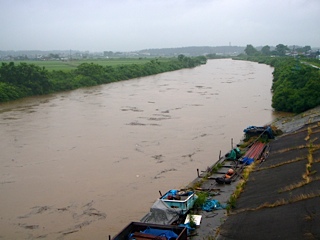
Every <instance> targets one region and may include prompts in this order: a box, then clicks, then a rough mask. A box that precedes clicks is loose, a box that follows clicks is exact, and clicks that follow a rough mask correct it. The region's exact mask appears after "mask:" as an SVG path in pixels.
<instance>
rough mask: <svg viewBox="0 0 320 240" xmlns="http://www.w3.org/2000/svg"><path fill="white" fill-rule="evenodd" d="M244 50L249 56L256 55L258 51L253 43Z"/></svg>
mask: <svg viewBox="0 0 320 240" xmlns="http://www.w3.org/2000/svg"><path fill="white" fill-rule="evenodd" d="M244 52H245V53H246V54H247V55H248V56H254V55H256V53H257V52H258V51H257V49H255V48H254V47H253V46H252V45H251V44H248V45H247V47H246V48H245V50H244Z"/></svg>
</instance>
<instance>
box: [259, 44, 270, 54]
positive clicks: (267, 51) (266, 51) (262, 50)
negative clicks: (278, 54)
mask: <svg viewBox="0 0 320 240" xmlns="http://www.w3.org/2000/svg"><path fill="white" fill-rule="evenodd" d="M261 53H262V54H263V55H266V56H269V55H270V54H271V52H270V47H269V46H268V45H266V46H264V47H263V48H261Z"/></svg>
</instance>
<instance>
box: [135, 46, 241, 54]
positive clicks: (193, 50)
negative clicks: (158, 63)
mask: <svg viewBox="0 0 320 240" xmlns="http://www.w3.org/2000/svg"><path fill="white" fill-rule="evenodd" d="M244 49H245V47H239V46H220V47H208V46H203V47H180V48H158V49H157V48H152V49H144V50H140V51H138V53H139V55H149V56H177V55H179V54H183V55H186V56H200V55H207V54H217V55H230V56H235V55H238V54H240V53H243V52H244Z"/></svg>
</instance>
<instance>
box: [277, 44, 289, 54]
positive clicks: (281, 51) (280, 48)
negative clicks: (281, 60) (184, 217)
mask: <svg viewBox="0 0 320 240" xmlns="http://www.w3.org/2000/svg"><path fill="white" fill-rule="evenodd" d="M287 50H289V48H288V47H287V46H286V45H283V44H278V45H277V46H276V52H277V55H279V56H285V55H286V51H287Z"/></svg>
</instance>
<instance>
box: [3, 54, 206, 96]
mask: <svg viewBox="0 0 320 240" xmlns="http://www.w3.org/2000/svg"><path fill="white" fill-rule="evenodd" d="M206 60H207V59H206V57H204V56H200V57H192V58H190V57H186V56H184V55H179V56H178V58H171V59H165V60H159V59H151V60H150V59H148V61H146V60H142V61H141V62H140V60H139V59H136V60H133V61H132V62H131V63H130V62H122V63H121V64H119V62H117V64H114V65H112V64H110V63H112V61H110V62H109V64H105V65H101V64H97V63H101V62H95V63H93V62H91V63H88V62H82V63H79V62H78V63H79V65H77V66H73V68H74V69H70V67H69V68H63V67H61V66H60V65H59V64H58V62H55V61H51V63H50V64H51V66H52V68H51V69H59V70H51V71H48V70H47V68H46V67H45V66H41V67H40V66H39V65H35V64H27V63H23V62H22V63H19V64H18V65H15V63H14V62H9V63H5V62H2V65H1V67H0V102H5V101H10V100H15V99H19V98H23V97H27V96H34V95H43V94H49V93H53V92H58V91H67V90H72V89H76V88H81V87H88V86H95V85H99V84H105V83H111V82H116V81H121V80H127V79H132V78H137V77H143V76H148V75H153V74H158V73H162V72H168V71H174V70H178V69H182V68H192V67H196V66H198V65H200V64H204V63H206ZM67 69H69V70H67Z"/></svg>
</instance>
